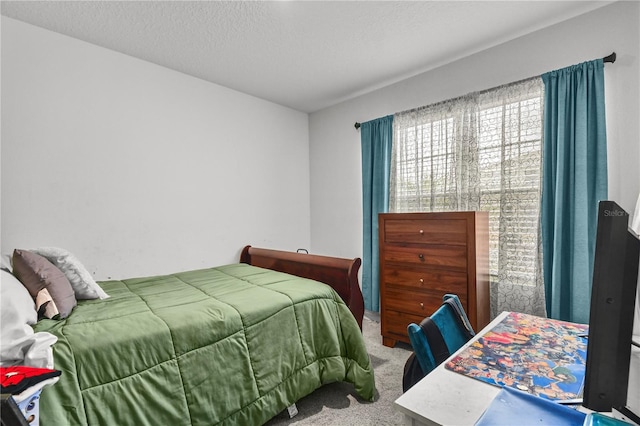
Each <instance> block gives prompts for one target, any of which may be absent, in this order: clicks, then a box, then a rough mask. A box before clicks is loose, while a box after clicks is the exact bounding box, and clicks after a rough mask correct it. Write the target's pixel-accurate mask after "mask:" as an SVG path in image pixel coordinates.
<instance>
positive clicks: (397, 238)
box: [384, 219, 467, 245]
mask: <svg viewBox="0 0 640 426" xmlns="http://www.w3.org/2000/svg"><path fill="white" fill-rule="evenodd" d="M384 238H385V242H387V243H429V244H442V243H446V244H453V245H455V244H459V245H466V244H467V221H466V220H456V219H453V220H432V219H411V220H406V219H405V220H402V219H396V220H394V219H389V220H386V221H385V222H384Z"/></svg>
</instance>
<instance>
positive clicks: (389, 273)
mask: <svg viewBox="0 0 640 426" xmlns="http://www.w3.org/2000/svg"><path fill="white" fill-rule="evenodd" d="M378 226H379V236H380V242H379V249H380V320H381V332H382V343H383V344H384V345H385V346H391V347H393V346H395V344H396V343H397V341H398V340H399V341H402V342H406V343H409V337H408V336H407V325H409V323H411V322H415V323H416V324H418V323H420V321H422V319H423V318H424V317H426V316H429V315H431V314H432V313H433V312H435V310H436V309H438V307H439V306H440V305H441V304H442V296H443V295H445V294H446V293H453V294H457V295H458V297H459V298H460V301H461V302H462V305H463V306H464V309H465V312H466V313H467V316H468V317H469V321H471V325H472V326H473V329H474V330H475V331H478V330H480V329H482V328H483V327H484V326H485V325H487V324H488V323H489V216H488V213H487V212H443V213H381V214H380V215H379V216H378Z"/></svg>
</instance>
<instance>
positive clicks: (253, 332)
mask: <svg viewBox="0 0 640 426" xmlns="http://www.w3.org/2000/svg"><path fill="white" fill-rule="evenodd" d="M300 281H304V282H300ZM100 284H101V286H102V287H103V288H104V289H105V291H106V292H107V293H108V294H109V295H110V296H111V297H110V298H109V299H105V300H90V301H79V303H78V306H77V307H76V308H75V309H74V311H73V312H72V314H71V315H70V316H69V317H68V318H66V319H65V320H62V321H52V320H42V321H40V322H39V323H38V324H37V325H36V326H35V329H36V331H48V332H51V333H53V334H55V335H56V336H57V337H58V342H57V343H56V344H55V345H54V348H53V349H54V360H55V368H57V369H59V370H61V371H62V376H61V379H60V381H59V382H58V383H56V384H55V385H53V386H50V387H48V388H45V390H44V391H43V393H42V397H41V402H40V419H41V420H40V422H41V424H42V425H43V426H48V425H56V426H61V425H67V424H71V425H76V424H78V425H86V424H89V425H136V426H139V425H159V424H162V425H189V424H194V425H196V424H197V425H215V424H238V425H259V424H263V423H264V422H266V421H268V420H269V419H270V418H271V417H273V416H274V415H276V414H278V413H279V412H280V411H282V410H283V409H285V408H286V407H287V406H289V405H291V404H292V403H294V402H296V401H297V400H298V399H300V398H302V397H304V396H306V395H308V394H309V393H311V392H312V391H313V390H315V389H316V388H318V387H320V386H321V385H323V384H326V383H330V382H335V381H348V382H351V383H353V384H354V386H355V390H356V392H357V393H358V394H359V395H360V396H361V397H362V398H363V399H365V400H372V399H373V396H374V391H375V386H374V376H373V368H372V367H371V364H370V361H369V356H368V354H367V351H366V348H365V346H364V340H363V338H362V334H361V332H360V329H359V328H358V325H357V323H356V321H355V319H354V318H353V316H352V315H351V313H350V311H349V309H348V308H347V306H346V305H345V304H344V303H343V302H342V300H341V299H340V297H339V296H338V295H337V294H336V293H335V292H334V291H333V290H332V289H331V288H330V287H329V286H326V285H324V284H321V283H317V282H314V281H310V280H306V279H302V278H298V277H294V276H292V275H287V274H282V273H279V272H274V271H270V270H267V269H261V268H257V267H254V266H249V265H245V264H234V265H227V266H222V267H217V268H212V269H203V270H197V271H189V272H182V273H177V274H173V275H167V276H160V277H151V278H136V279H129V280H123V281H107V282H102V283H100Z"/></svg>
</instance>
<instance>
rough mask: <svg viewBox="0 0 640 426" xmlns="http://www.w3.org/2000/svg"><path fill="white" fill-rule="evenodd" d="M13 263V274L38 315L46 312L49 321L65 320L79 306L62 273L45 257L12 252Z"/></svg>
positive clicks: (17, 251)
mask: <svg viewBox="0 0 640 426" xmlns="http://www.w3.org/2000/svg"><path fill="white" fill-rule="evenodd" d="M12 263H13V274H14V275H15V276H16V278H18V279H19V280H20V282H22V284H23V285H24V286H25V287H26V288H27V290H28V291H29V294H30V295H31V297H32V298H33V299H34V300H36V310H37V311H38V312H44V313H45V316H46V317H47V318H50V319H56V318H60V319H63V318H66V317H67V316H68V315H69V314H70V313H71V310H72V309H73V308H74V307H75V306H76V303H77V302H76V297H75V294H74V292H73V288H71V284H70V283H69V280H68V279H67V277H66V276H65V275H64V273H63V272H62V271H61V270H60V269H58V268H57V267H55V266H54V265H53V264H52V263H51V262H49V261H48V260H47V259H45V258H44V257H42V256H40V255H38V254H35V253H31V252H29V251H27V250H20V249H15V250H14V251H13V262H12ZM41 292H42V294H40V293H41ZM43 296H46V297H43ZM39 302H40V304H39ZM41 308H42V309H41Z"/></svg>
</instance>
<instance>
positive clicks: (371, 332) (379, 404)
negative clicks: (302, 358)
mask: <svg viewBox="0 0 640 426" xmlns="http://www.w3.org/2000/svg"><path fill="white" fill-rule="evenodd" d="M362 329H363V335H364V338H365V342H366V345H367V350H368V352H369V356H370V358H371V363H372V364H373V369H374V373H375V378H376V390H377V392H376V398H375V401H374V402H367V401H363V400H362V399H360V397H358V396H357V395H356V393H355V391H354V389H353V385H351V384H350V383H332V384H329V385H326V386H323V387H322V388H320V389H318V390H316V391H315V392H313V393H312V394H311V395H309V396H307V397H305V398H302V399H301V400H300V401H298V402H297V403H296V407H297V408H298V414H297V415H296V416H294V417H293V418H289V416H288V415H287V414H286V411H285V412H283V413H280V414H279V415H278V416H276V417H274V418H273V419H271V420H270V421H269V422H267V423H266V426H282V425H339V426H366V425H375V426H384V425H402V424H403V419H402V415H401V414H400V413H398V412H397V411H396V410H395V409H394V408H393V401H395V400H396V399H397V398H398V397H399V396H400V395H401V394H402V371H403V368H404V363H405V361H406V360H407V358H408V357H409V355H410V354H411V347H410V346H409V345H405V344H403V343H398V344H397V345H396V347H395V348H393V349H392V348H388V347H386V346H383V345H382V336H380V322H379V318H378V317H377V314H375V313H370V312H367V313H366V314H365V317H364V320H363V324H362Z"/></svg>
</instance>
